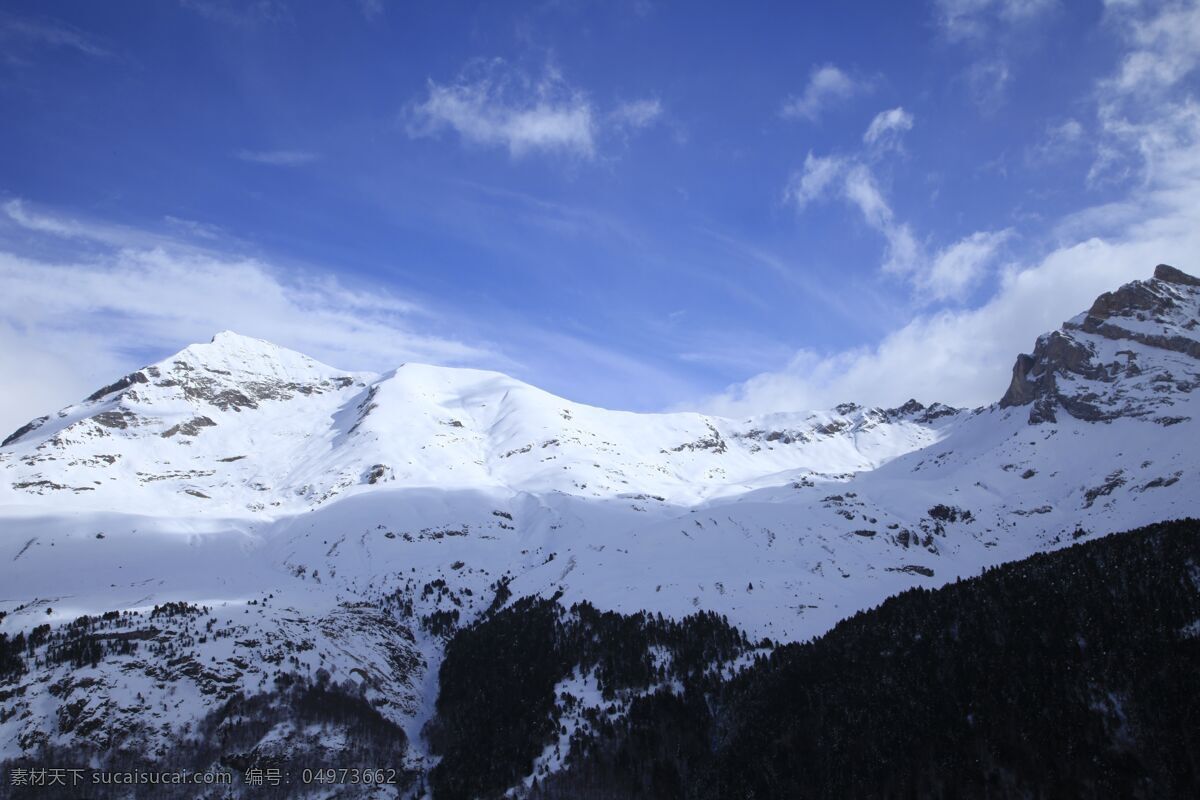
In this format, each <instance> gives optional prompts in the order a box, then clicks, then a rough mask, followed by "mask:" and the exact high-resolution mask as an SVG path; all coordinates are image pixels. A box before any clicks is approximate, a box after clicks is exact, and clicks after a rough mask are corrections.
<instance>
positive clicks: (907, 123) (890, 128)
mask: <svg viewBox="0 0 1200 800" xmlns="http://www.w3.org/2000/svg"><path fill="white" fill-rule="evenodd" d="M912 126H913V115H912V114H910V113H909V112H907V111H905V110H904V109H903V108H901V107H899V106H897V107H896V108H890V109H888V110H887V111H880V112H879V113H878V114H876V115H875V118H874V119H872V120H871V124H870V125H868V126H867V130H866V133H864V134H863V142H864V143H866V144H871V145H881V146H887V145H888V144H889V143H892V144H894V143H895V142H898V141H899V138H900V135H901V134H903V133H905V132H906V131H910V130H912Z"/></svg>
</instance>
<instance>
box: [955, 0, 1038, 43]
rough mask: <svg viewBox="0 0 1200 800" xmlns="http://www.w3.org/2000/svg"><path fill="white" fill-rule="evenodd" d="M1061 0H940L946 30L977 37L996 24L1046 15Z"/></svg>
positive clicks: (1012, 22)
mask: <svg viewBox="0 0 1200 800" xmlns="http://www.w3.org/2000/svg"><path fill="white" fill-rule="evenodd" d="M1057 4H1058V3H1057V0H936V2H935V3H934V7H935V9H936V13H937V21H938V24H939V26H940V27H941V29H942V32H943V33H944V34H945V35H946V37H947V38H949V39H977V38H980V37H983V36H985V35H987V33H988V32H989V29H991V28H992V27H994V26H996V25H1015V24H1019V23H1024V22H1029V21H1032V20H1035V19H1037V18H1038V17H1040V16H1042V15H1043V14H1044V13H1046V12H1047V11H1049V10H1050V9H1052V8H1054V6H1056V5H1057Z"/></svg>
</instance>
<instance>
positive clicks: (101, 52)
mask: <svg viewBox="0 0 1200 800" xmlns="http://www.w3.org/2000/svg"><path fill="white" fill-rule="evenodd" d="M0 43H3V44H4V45H5V49H6V50H8V51H9V52H8V53H7V56H8V58H9V60H12V59H14V58H15V59H19V58H20V55H19V54H20V52H21V51H27V50H31V49H34V48H37V47H50V48H57V49H66V50H74V51H75V52H77V53H81V54H83V55H85V56H90V57H92V58H112V57H113V55H114V54H113V51H112V49H111V47H110V46H109V45H108V44H107V43H105V42H104V41H103V40H102V39H100V38H99V37H97V36H94V35H92V34H90V33H87V32H85V31H82V30H80V29H79V28H75V27H73V26H71V25H67V24H65V23H62V22H58V21H55V20H51V19H45V18H35V17H19V16H16V15H15V14H8V13H5V12H0Z"/></svg>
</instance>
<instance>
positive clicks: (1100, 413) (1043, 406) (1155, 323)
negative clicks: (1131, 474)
mask: <svg viewBox="0 0 1200 800" xmlns="http://www.w3.org/2000/svg"><path fill="white" fill-rule="evenodd" d="M1198 328H1200V279H1197V278H1195V277H1193V276H1191V275H1188V274H1187V273H1185V272H1182V271H1180V270H1178V269H1176V268H1174V267H1171V266H1168V265H1166V264H1159V265H1158V267H1156V268H1155V270H1154V277H1153V278H1152V279H1151V280H1148V281H1133V282H1132V283H1128V284H1126V285H1124V286H1122V287H1121V288H1119V289H1117V290H1116V291H1113V292H1105V293H1104V294H1102V295H1100V296H1099V297H1098V298H1096V301H1095V302H1094V303H1093V304H1092V307H1091V308H1090V309H1088V311H1087V312H1086V313H1084V314H1082V315H1080V316H1079V317H1076V318H1075V319H1073V320H1070V321H1068V322H1066V323H1064V324H1063V327H1062V329H1061V330H1058V331H1055V332H1053V333H1049V334H1045V335H1043V336H1041V337H1039V338H1038V340H1037V344H1036V345H1035V347H1034V351H1033V353H1032V354H1024V353H1023V354H1021V355H1019V356H1017V360H1016V363H1015V364H1014V365H1013V373H1012V380H1011V382H1010V383H1009V387H1008V391H1006V392H1005V394H1004V397H1002V398H1001V400H1000V406H1001V408H1010V407H1013V406H1026V405H1028V406H1031V408H1030V413H1029V421H1030V422H1031V423H1034V424H1036V423H1041V422H1053V421H1055V420H1056V419H1057V413H1058V411H1059V410H1060V409H1061V410H1065V411H1066V412H1067V413H1069V414H1070V415H1071V416H1073V417H1076V418H1078V419H1084V420H1088V421H1092V422H1098V421H1107V420H1111V419H1115V418H1117V417H1145V416H1149V415H1150V414H1151V412H1152V411H1154V410H1155V409H1156V408H1157V407H1158V406H1160V405H1164V404H1167V405H1169V404H1170V402H1171V401H1170V399H1169V398H1168V397H1165V396H1164V393H1163V392H1162V387H1163V386H1165V385H1170V386H1171V387H1172V388H1174V389H1175V390H1177V391H1184V392H1188V391H1192V390H1193V389H1194V388H1196V387H1197V386H1200V364H1197V365H1196V366H1195V367H1194V368H1189V366H1188V365H1187V364H1186V363H1185V364H1183V365H1182V367H1183V369H1184V370H1186V371H1187V372H1188V374H1187V375H1186V376H1184V377H1180V376H1179V375H1178V374H1176V373H1177V372H1178V371H1179V369H1180V366H1181V365H1180V364H1178V363H1173V364H1172V367H1173V369H1171V368H1168V366H1167V364H1166V361H1164V359H1163V357H1162V356H1163V355H1165V354H1172V353H1177V354H1180V355H1183V356H1186V357H1188V358H1190V359H1196V360H1197V361H1200V338H1197V335H1196V331H1197V329H1198ZM1109 342H1121V343H1128V346H1127V347H1123V348H1122V349H1120V350H1115V351H1113V350H1112V347H1111V344H1108V343H1109ZM1102 351H1103V354H1102ZM1155 384H1157V385H1155Z"/></svg>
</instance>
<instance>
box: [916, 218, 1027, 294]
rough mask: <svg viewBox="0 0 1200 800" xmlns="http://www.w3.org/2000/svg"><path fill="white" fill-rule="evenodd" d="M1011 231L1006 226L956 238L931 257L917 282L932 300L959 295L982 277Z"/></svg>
mask: <svg viewBox="0 0 1200 800" xmlns="http://www.w3.org/2000/svg"><path fill="white" fill-rule="evenodd" d="M1012 235H1013V232H1012V230H1010V229H1006V230H1002V231H977V232H975V233H972V234H971V235H970V236H967V237H966V238H963V239H960V240H959V241H957V242H955V243H954V244H952V245H950V246H949V247H946V248H944V249H943V250H941V251H940V252H939V253H938V254H937V255H936V256H935V257H934V258H933V260H932V263H931V264H930V266H929V268H928V269H927V270H925V271H924V272H922V273H921V274H920V275H919V276H918V278H917V283H918V286H919V287H920V289H921V291H923V292H924V294H925V295H926V296H928V297H931V298H932V299H934V300H947V299H953V298H959V297H962V296H963V295H965V294H966V293H967V292H968V291H969V290H970V289H972V288H974V287H975V286H976V285H977V284H978V283H979V281H980V280H982V278H983V275H984V272H985V270H986V269H987V268H988V267H989V266H991V265H992V264H993V263H994V262H995V260H996V258H997V256H998V254H999V252H1000V248H1001V247H1002V246H1003V245H1004V243H1005V242H1007V241H1008V240H1009V239H1010V238H1012Z"/></svg>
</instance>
